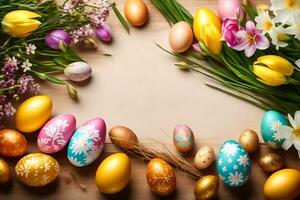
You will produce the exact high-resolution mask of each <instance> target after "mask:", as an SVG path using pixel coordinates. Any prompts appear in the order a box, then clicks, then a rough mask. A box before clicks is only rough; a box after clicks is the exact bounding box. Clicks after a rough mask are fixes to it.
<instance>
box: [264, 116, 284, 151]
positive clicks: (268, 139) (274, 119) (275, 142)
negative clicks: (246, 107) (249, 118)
mask: <svg viewBox="0 0 300 200" xmlns="http://www.w3.org/2000/svg"><path fill="white" fill-rule="evenodd" d="M288 124H289V122H288V120H287V119H286V118H285V117H284V116H283V115H282V114H281V113H279V112H277V111H274V110H270V111H267V112H265V114H264V116H263V118H262V121H261V125H260V130H261V135H262V138H263V140H264V141H265V143H267V145H268V146H269V147H271V148H274V149H278V148H280V147H281V145H282V143H283V142H284V139H283V138H282V137H281V135H280V134H279V133H278V132H277V131H278V129H279V127H280V126H282V125H288Z"/></svg>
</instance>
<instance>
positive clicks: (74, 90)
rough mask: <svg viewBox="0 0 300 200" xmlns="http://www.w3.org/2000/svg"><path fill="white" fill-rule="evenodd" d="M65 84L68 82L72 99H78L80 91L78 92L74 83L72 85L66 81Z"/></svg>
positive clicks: (67, 85)
mask: <svg viewBox="0 0 300 200" xmlns="http://www.w3.org/2000/svg"><path fill="white" fill-rule="evenodd" d="M65 84H66V87H67V91H68V93H69V95H70V97H71V98H72V99H75V100H77V99H78V92H77V90H76V88H75V87H74V86H73V85H71V84H70V83H67V82H66V83H65Z"/></svg>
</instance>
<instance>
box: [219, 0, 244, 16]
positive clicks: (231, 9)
mask: <svg viewBox="0 0 300 200" xmlns="http://www.w3.org/2000/svg"><path fill="white" fill-rule="evenodd" d="M217 6H218V7H217V10H218V13H219V16H220V17H221V19H224V18H232V19H237V18H243V17H244V16H245V11H244V9H243V7H242V1H241V0H219V1H218V4H217Z"/></svg>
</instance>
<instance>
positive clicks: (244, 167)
mask: <svg viewBox="0 0 300 200" xmlns="http://www.w3.org/2000/svg"><path fill="white" fill-rule="evenodd" d="M217 171H218V174H219V176H220V179H221V180H222V181H223V183H224V184H225V186H227V187H229V188H237V187H240V186H242V185H244V184H245V183H246V182H247V180H248V178H249V175H250V172H251V160H250V158H249V156H248V154H247V151H246V150H245V149H244V148H243V147H242V146H241V145H240V144H239V143H237V142H236V141H234V140H228V141H226V142H225V143H224V144H223V145H222V147H221V150H220V152H219V155H218V158H217Z"/></svg>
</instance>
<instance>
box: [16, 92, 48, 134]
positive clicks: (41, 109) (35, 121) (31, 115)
mask: <svg viewBox="0 0 300 200" xmlns="http://www.w3.org/2000/svg"><path fill="white" fill-rule="evenodd" d="M51 114H52V100H51V99H50V97H48V96H34V97H31V98H28V99H27V100H25V101H24V102H23V103H21V104H20V105H19V107H18V108H17V112H16V114H15V125H16V127H17V129H18V130H19V131H22V132H25V133H31V132H34V131H37V130H38V129H40V128H41V127H42V126H43V125H44V124H45V123H46V122H47V120H48V119H49V118H50V116H51Z"/></svg>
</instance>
